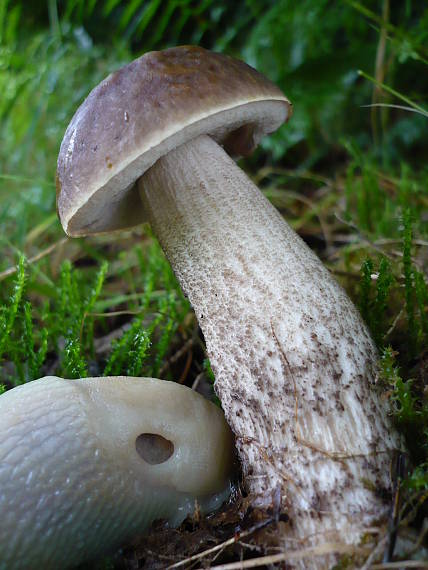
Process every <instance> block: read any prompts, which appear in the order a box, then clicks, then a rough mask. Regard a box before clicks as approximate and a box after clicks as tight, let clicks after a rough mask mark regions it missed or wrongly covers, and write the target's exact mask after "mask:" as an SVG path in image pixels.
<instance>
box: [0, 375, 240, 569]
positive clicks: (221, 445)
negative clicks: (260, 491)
mask: <svg viewBox="0 0 428 570" xmlns="http://www.w3.org/2000/svg"><path fill="white" fill-rule="evenodd" d="M0 433H1V434H2V441H1V443H0V520H1V521H2V524H1V526H0V570H18V569H19V570H31V569H33V568H34V569H37V570H39V569H41V568H43V570H48V569H55V570H58V569H59V568H61V569H65V568H70V567H73V566H74V565H76V564H79V563H81V562H83V561H85V560H88V559H91V558H93V557H95V556H97V555H99V554H101V553H103V552H105V551H106V550H107V551H109V550H113V549H114V548H117V547H118V546H120V544H122V543H123V542H124V541H126V540H129V539H130V538H132V537H133V536H135V535H136V534H138V533H140V532H142V531H144V530H145V529H147V528H148V527H149V526H150V524H151V523H152V522H153V521H154V520H155V519H166V520H168V521H169V523H170V524H171V525H177V524H179V523H180V522H181V521H182V520H183V519H184V518H185V516H186V515H187V514H188V513H189V512H192V511H193V510H194V507H195V501H196V500H197V501H198V503H199V505H200V506H201V508H202V510H206V511H208V510H213V509H215V508H216V507H217V506H219V505H220V504H221V502H222V500H224V499H225V498H226V497H227V495H228V488H229V476H230V472H231V465H232V460H233V438H232V435H231V432H230V430H229V427H228V426H227V424H226V421H225V420H224V417H223V414H222V412H221V410H220V409H219V408H217V407H216V406H214V405H213V404H212V403H210V402H208V401H207V400H205V399H204V398H203V397H202V396H200V395H199V394H197V393H195V392H193V391H192V390H190V389H188V388H186V387H183V386H180V385H178V384H176V383H174V382H167V381H163V380H156V379H152V378H144V379H142V378H128V377H109V378H86V379H84V380H64V379H62V378H57V377H46V378H42V379H40V380H36V381H34V382H29V383H28V384H24V385H22V386H19V387H17V388H14V389H12V390H10V391H9V392H6V393H5V394H3V395H2V396H1V397H0Z"/></svg>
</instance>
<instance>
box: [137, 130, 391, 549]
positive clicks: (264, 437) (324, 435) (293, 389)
mask: <svg viewBox="0 0 428 570" xmlns="http://www.w3.org/2000/svg"><path fill="white" fill-rule="evenodd" d="M139 185H140V194H141V196H142V200H143V202H144V206H145V208H146V209H147V211H148V212H149V217H150V221H151V224H152V227H153V229H154V233H155V235H156V236H157V237H158V238H159V240H160V243H161V245H162V248H163V249H164V251H165V252H166V254H167V256H168V259H169V260H170V262H171V265H172V267H173V269H174V271H175V273H176V275H177V277H178V279H179V281H180V284H181V286H182V288H183V290H184V292H185V294H186V295H187V296H188V297H189V300H190V302H191V303H192V305H193V307H194V309H195V312H196V316H197V318H198V321H199V323H200V326H201V328H202V331H203V333H204V336H205V340H206V344H207V350H208V355H209V358H210V362H211V365H212V368H213V371H214V374H215V377H216V384H215V387H216V391H217V393H218V395H219V397H220V399H221V401H222V406H223V409H224V410H225V414H226V419H227V421H228V423H229V425H230V426H231V427H232V430H233V431H234V433H235V435H236V437H237V447H238V451H239V454H240V458H241V460H242V462H243V467H244V470H245V472H246V481H247V483H248V484H249V487H250V490H251V491H252V492H254V493H256V494H257V495H258V496H259V500H260V502H261V503H264V504H271V503H272V501H273V497H274V496H275V494H276V492H277V490H278V489H280V491H281V495H282V499H283V506H285V510H286V511H287V512H288V513H289V514H290V516H291V518H292V525H293V526H292V528H290V535H289V536H290V537H291V538H292V537H293V536H294V537H296V536H297V537H299V538H304V537H307V536H309V535H312V534H314V533H315V534H316V533H322V536H315V537H312V538H313V540H314V541H315V542H317V541H319V540H321V541H322V540H325V539H339V540H345V541H347V542H352V541H355V540H358V538H359V530H361V529H362V528H363V527H364V526H366V525H369V524H371V523H372V522H373V521H374V520H376V519H379V518H381V517H382V516H383V515H385V513H386V511H387V508H388V506H387V504H384V503H383V502H382V500H381V499H380V498H379V497H378V496H377V495H376V494H375V493H373V492H372V491H371V490H370V489H369V487H370V485H373V486H374V488H375V489H377V490H379V489H389V488H390V481H389V462H390V459H391V453H392V450H393V449H394V448H396V447H398V446H399V441H398V438H397V436H396V435H395V434H394V432H393V430H392V427H391V424H390V421H389V418H388V416H387V411H386V408H385V405H384V403H383V402H382V401H381V400H380V398H379V397H378V395H377V393H376V389H375V387H374V386H373V385H372V384H373V382H374V378H375V363H376V360H377V355H376V350H375V347H374V345H373V342H372V340H371V338H370V336H369V333H368V331H367V329H366V327H365V325H364V323H363V322H362V320H361V318H360V316H359V314H358V313H357V311H356V309H355V307H354V306H353V304H352V303H351V301H350V300H349V299H348V297H347V296H346V294H345V293H344V291H343V290H342V289H341V287H340V286H339V285H338V284H337V283H336V282H335V281H334V280H333V278H332V277H331V276H330V274H329V272H328V270H327V269H326V268H325V267H324V266H323V265H322V263H321V262H320V260H319V259H318V258H317V257H316V256H315V255H314V253H313V252H312V251H311V250H310V249H309V248H308V247H307V246H306V245H305V243H304V242H303V241H302V240H301V239H300V237H298V236H297V234H296V233H295V232H294V231H293V230H292V229H291V228H290V227H289V226H288V224H286V223H285V222H284V220H283V218H282V217H281V216H280V214H279V213H278V212H277V210H276V209H275V208H274V207H273V206H272V205H271V204H270V203H269V201H268V200H267V199H266V198H265V197H264V196H263V194H262V193H261V192H260V191H259V189H258V188H257V187H256V186H255V185H254V184H253V183H252V182H251V181H250V180H249V178H248V177H247V176H246V175H245V173H244V172H243V171H242V170H240V169H239V168H238V167H237V166H236V165H235V163H234V162H233V160H231V159H230V157H229V156H228V155H227V154H226V153H225V152H224V151H223V150H222V149H221V148H220V147H219V146H218V145H217V144H216V143H215V142H214V141H212V140H211V139H210V138H209V137H206V136H205V137H199V138H198V139H195V140H194V141H192V142H190V143H187V144H185V145H183V146H181V147H179V148H177V149H176V150H174V151H172V152H171V153H169V154H168V155H167V156H165V157H163V158H162V159H160V160H159V161H158V162H157V163H156V164H155V165H154V166H153V167H152V168H151V169H150V170H149V171H148V172H147V173H146V174H145V175H144V176H143V177H142V178H141V180H140V182H139ZM363 480H364V481H365V482H364V481H363ZM329 531H332V534H329ZM311 540H312V539H311ZM288 546H295V543H293V542H291V543H289V544H288Z"/></svg>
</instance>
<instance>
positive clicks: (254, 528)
mask: <svg viewBox="0 0 428 570" xmlns="http://www.w3.org/2000/svg"><path fill="white" fill-rule="evenodd" d="M273 521H274V519H268V520H266V521H262V522H260V523H258V524H256V525H254V526H252V527H251V528H249V529H248V530H245V531H243V532H241V533H239V532H238V533H236V534H235V535H234V536H232V538H229V539H228V540H226V541H224V542H222V543H221V544H216V546H213V547H212V548H209V549H208V550H204V551H203V552H199V554H194V555H193V556H190V557H189V558H186V559H185V560H180V562H176V563H175V564H172V565H171V566H168V568H167V569H166V570H172V568H180V567H181V566H184V565H185V564H189V563H190V562H194V561H195V560H200V559H201V558H205V557H206V556H209V555H210V554H213V553H214V552H217V551H218V550H224V549H225V548H226V547H227V546H231V545H232V544H236V543H237V542H238V541H239V540H241V539H242V538H245V537H247V536H249V535H250V534H253V533H254V532H256V531H257V530H260V529H262V528H264V527H266V526H268V525H270V524H271V523H272V522H273Z"/></svg>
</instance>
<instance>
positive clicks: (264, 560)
mask: <svg viewBox="0 0 428 570" xmlns="http://www.w3.org/2000/svg"><path fill="white" fill-rule="evenodd" d="M326 554H367V550H366V549H364V548H360V547H357V546H352V545H349V544H343V543H326V544H322V545H320V546H311V547H309V548H303V549H301V550H291V551H287V552H281V553H280V554H272V555H270V556H261V557H260V558H251V559H250V560H242V562H231V563H229V564H220V565H218V566H211V568H212V569H213V570H214V569H215V570H241V569H245V568H259V567H260V566H266V565H268V564H275V563H276V562H285V561H287V560H301V559H302V558H309V557H313V556H325V555H326ZM198 570H203V568H202V567H201V568H198Z"/></svg>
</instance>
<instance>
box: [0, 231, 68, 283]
mask: <svg viewBox="0 0 428 570" xmlns="http://www.w3.org/2000/svg"><path fill="white" fill-rule="evenodd" d="M67 241H68V238H62V239H60V240H59V241H57V242H56V243H53V244H52V245H50V246H49V247H47V248H46V249H44V250H43V251H41V252H40V253H38V254H37V255H34V256H33V257H30V258H29V259H28V260H27V263H28V264H31V263H35V262H36V261H40V259H43V257H46V256H47V255H49V254H50V253H52V252H53V251H54V250H55V249H56V248H57V247H59V246H61V245H63V244H65V243H66V242H67ZM15 273H16V267H9V268H8V269H5V270H4V271H2V272H1V273H0V281H3V279H6V277H9V275H14V274H15Z"/></svg>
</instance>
